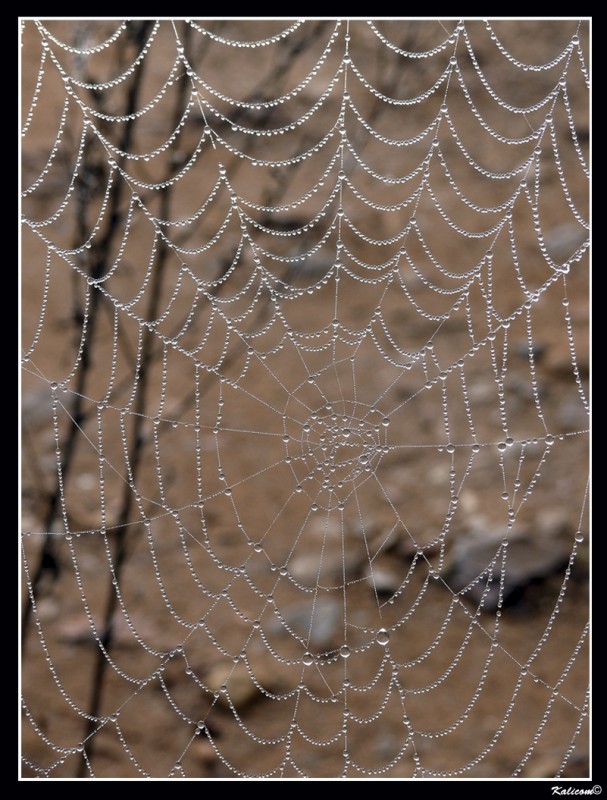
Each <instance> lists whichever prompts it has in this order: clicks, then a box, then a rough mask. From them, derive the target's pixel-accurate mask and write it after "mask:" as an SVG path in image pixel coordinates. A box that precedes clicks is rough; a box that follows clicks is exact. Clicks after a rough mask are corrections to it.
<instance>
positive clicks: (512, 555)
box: [445, 529, 570, 611]
mask: <svg viewBox="0 0 607 800" xmlns="http://www.w3.org/2000/svg"><path fill="white" fill-rule="evenodd" d="M505 533H506V532H505V531H493V532H485V534H484V536H483V535H479V534H478V533H475V534H472V535H470V536H467V537H465V538H461V539H460V540H459V541H458V542H457V543H456V545H455V546H454V548H453V550H452V552H451V555H450V558H449V568H448V570H447V572H446V574H445V581H446V583H447V584H448V585H449V586H450V587H451V588H452V589H453V591H455V592H460V591H461V590H462V589H464V588H465V587H466V586H468V584H470V583H471V582H472V581H474V580H475V579H476V578H477V577H478V576H479V574H481V573H483V572H484V571H485V570H487V569H488V566H489V564H490V563H491V561H492V560H493V559H494V558H495V557H496V553H497V551H498V548H499V546H500V542H501V541H502V539H503V538H504V535H505ZM558 533H559V531H556V530H555V531H551V532H550V533H548V532H547V531H546V529H543V530H541V529H540V530H534V531H533V532H532V531H528V532H521V533H519V534H517V535H516V536H513V535H510V536H509V537H508V554H507V558H506V572H505V577H504V592H503V597H504V601H507V600H508V599H510V600H511V601H512V600H514V598H515V596H516V595H518V594H519V593H520V592H522V591H524V590H525V589H526V588H527V587H528V586H529V584H531V583H532V582H533V583H535V582H537V581H541V580H544V579H546V578H548V577H549V576H550V575H552V574H553V573H554V572H556V571H557V570H558V569H559V568H560V567H562V566H563V565H564V564H565V563H566V562H567V560H568V557H569V551H570V548H569V545H568V544H567V542H566V541H565V540H564V539H561V538H560V537H559V536H558V535H557V534H558ZM500 567H501V554H499V555H498V557H497V559H496V562H495V565H494V566H493V568H492V570H493V577H492V578H491V581H490V586H489V591H488V593H487V595H486V596H485V599H484V605H483V607H484V609H485V610H486V611H495V609H496V608H497V603H498V598H499V584H500ZM486 585H487V576H486V575H485V576H484V577H483V578H481V579H480V580H479V581H478V582H477V583H475V584H474V586H472V587H471V588H470V589H468V591H467V592H466V597H468V598H470V599H471V600H473V601H474V602H476V603H478V602H479V601H480V599H481V597H482V594H483V591H484V590H485V587H486Z"/></svg>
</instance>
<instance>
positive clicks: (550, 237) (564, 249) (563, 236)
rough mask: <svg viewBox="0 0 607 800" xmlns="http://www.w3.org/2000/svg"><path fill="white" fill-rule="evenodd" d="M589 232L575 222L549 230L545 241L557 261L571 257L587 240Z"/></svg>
mask: <svg viewBox="0 0 607 800" xmlns="http://www.w3.org/2000/svg"><path fill="white" fill-rule="evenodd" d="M587 237H588V232H587V231H586V230H584V228H582V226H581V225H576V224H575V223H574V222H572V223H567V224H566V225H559V226H558V227H557V228H552V229H551V230H549V231H548V232H547V233H546V234H545V236H544V241H545V242H546V247H547V248H548V252H549V253H550V255H551V256H552V258H554V259H556V260H557V261H560V260H564V259H566V258H569V257H570V256H572V255H573V253H575V251H576V250H577V249H578V247H580V246H581V245H582V244H584V242H585V241H586V238H587Z"/></svg>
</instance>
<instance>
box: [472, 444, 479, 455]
mask: <svg viewBox="0 0 607 800" xmlns="http://www.w3.org/2000/svg"><path fill="white" fill-rule="evenodd" d="M480 449H481V448H480V445H478V444H473V445H472V452H473V453H478V451H479V450H480Z"/></svg>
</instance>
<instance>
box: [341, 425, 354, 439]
mask: <svg viewBox="0 0 607 800" xmlns="http://www.w3.org/2000/svg"><path fill="white" fill-rule="evenodd" d="M351 432H352V431H351V430H350V428H344V429H343V431H342V435H343V437H344V439H348V438H349V436H350V434H351Z"/></svg>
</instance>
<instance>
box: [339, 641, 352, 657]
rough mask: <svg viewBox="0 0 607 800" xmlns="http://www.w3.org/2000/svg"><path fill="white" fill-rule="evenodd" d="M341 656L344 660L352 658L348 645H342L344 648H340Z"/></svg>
mask: <svg viewBox="0 0 607 800" xmlns="http://www.w3.org/2000/svg"><path fill="white" fill-rule="evenodd" d="M339 655H340V656H341V657H342V658H350V648H349V647H348V645H347V644H342V646H341V647H340V648H339Z"/></svg>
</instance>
